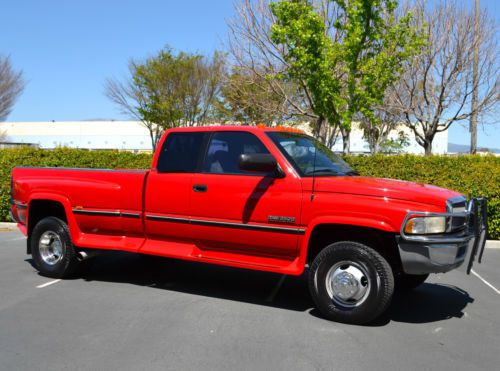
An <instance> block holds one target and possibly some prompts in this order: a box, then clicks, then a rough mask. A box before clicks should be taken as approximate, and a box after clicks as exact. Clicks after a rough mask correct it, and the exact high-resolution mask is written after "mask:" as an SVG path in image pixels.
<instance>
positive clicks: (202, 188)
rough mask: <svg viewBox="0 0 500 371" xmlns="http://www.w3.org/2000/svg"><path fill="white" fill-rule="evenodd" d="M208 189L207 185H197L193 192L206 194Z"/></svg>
mask: <svg viewBox="0 0 500 371" xmlns="http://www.w3.org/2000/svg"><path fill="white" fill-rule="evenodd" d="M207 190H208V187H207V186H206V185H205V184H195V185H194V186H193V191H195V192H206V191H207Z"/></svg>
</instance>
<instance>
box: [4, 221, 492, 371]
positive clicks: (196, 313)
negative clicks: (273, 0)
mask: <svg viewBox="0 0 500 371" xmlns="http://www.w3.org/2000/svg"><path fill="white" fill-rule="evenodd" d="M499 265H500V249H498V248H488V249H487V250H486V252H485V254H484V261H483V264H481V265H475V267H474V272H475V275H474V274H471V275H469V276H467V275H466V274H465V273H464V272H463V269H462V270H461V271H453V272H450V273H447V274H440V275H433V276H431V278H430V279H429V280H428V282H427V283H425V284H423V285H422V286H421V287H419V288H418V289H416V290H415V291H413V292H411V293H407V294H397V295H396V296H395V298H394V300H393V303H392V305H391V307H390V309H389V311H388V313H387V314H386V315H385V316H384V317H383V318H380V319H379V320H377V321H376V322H375V323H373V324H371V325H369V326H353V325H345V324H340V323H335V322H330V321H327V320H325V319H323V318H321V317H320V315H319V313H318V312H317V311H316V310H315V309H314V307H313V303H312V301H311V299H310V297H309V293H308V290H307V281H306V278H305V276H303V277H291V276H281V275H278V274H271V273H263V272H256V271H249V270H239V269H233V268H226V267H220V266H212V265H206V264H197V263H192V262H183V261H175V260H169V259H162V258H153V257H141V256H139V255H135V254H128V253H119V252H107V253H104V254H102V255H100V256H99V257H98V258H97V260H96V261H95V262H94V264H93V265H92V266H90V267H88V268H87V269H86V271H84V272H82V274H81V276H80V277H79V278H75V279H70V280H53V279H50V278H46V277H43V276H40V275H39V274H38V273H37V271H36V269H34V268H33V266H32V261H31V259H30V256H28V255H26V254H25V240H24V237H23V236H22V235H21V233H19V232H17V231H2V232H0V370H52V371H55V370H141V369H142V370H148V371H149V370H238V371H241V370H419V371H420V370H429V369H436V370H454V371H455V370H497V369H499V368H500V291H499V290H500V270H499V269H498V267H499Z"/></svg>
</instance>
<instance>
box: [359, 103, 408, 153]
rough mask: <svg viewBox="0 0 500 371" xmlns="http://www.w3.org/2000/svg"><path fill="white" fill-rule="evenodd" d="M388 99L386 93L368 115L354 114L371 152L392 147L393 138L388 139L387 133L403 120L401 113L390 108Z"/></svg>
mask: <svg viewBox="0 0 500 371" xmlns="http://www.w3.org/2000/svg"><path fill="white" fill-rule="evenodd" d="M389 99H391V95H387V96H386V97H385V99H384V101H383V103H382V104H381V105H379V106H376V107H374V109H373V111H372V112H371V115H370V116H369V117H367V116H364V115H362V114H358V115H356V119H357V121H358V122H359V123H360V127H361V129H362V130H363V137H364V138H365V139H366V141H367V142H368V147H369V148H370V153H371V154H376V153H379V152H380V151H385V152H388V150H387V148H386V147H388V146H389V147H391V148H392V144H393V143H394V141H393V140H391V139H389V135H390V134H391V132H393V131H394V130H396V129H397V128H398V126H400V125H401V123H402V122H403V118H402V115H401V113H400V112H399V111H398V110H396V109H394V108H392V107H393V105H392V104H391V103H390V101H389ZM400 137H401V136H400ZM389 152H390V151H389Z"/></svg>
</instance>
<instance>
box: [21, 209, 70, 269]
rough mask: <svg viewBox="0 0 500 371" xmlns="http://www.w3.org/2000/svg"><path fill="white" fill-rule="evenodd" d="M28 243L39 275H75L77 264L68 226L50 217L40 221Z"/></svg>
mask: <svg viewBox="0 0 500 371" xmlns="http://www.w3.org/2000/svg"><path fill="white" fill-rule="evenodd" d="M30 243H31V255H32V256H33V261H34V262H35V265H36V267H37V268H38V270H39V272H40V274H42V275H43V276H47V277H52V278H65V277H69V276H71V275H72V274H74V273H75V271H76V269H77V267H78V263H79V262H78V260H77V258H76V251H75V248H74V246H73V244H72V242H71V237H70V234H69V229H68V225H67V224H66V223H65V222H64V221H62V220H61V219H59V218H55V217H52V216H51V217H47V218H44V219H42V220H40V221H39V222H38V223H37V225H36V226H35V228H33V232H32V233H31V237H30ZM56 246H57V247H56ZM56 251H57V252H56ZM52 258H53V261H51V259H52Z"/></svg>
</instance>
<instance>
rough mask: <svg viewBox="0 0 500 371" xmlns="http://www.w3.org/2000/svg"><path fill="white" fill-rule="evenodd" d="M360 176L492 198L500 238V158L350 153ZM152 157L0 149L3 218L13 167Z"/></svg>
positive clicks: (143, 161)
mask: <svg viewBox="0 0 500 371" xmlns="http://www.w3.org/2000/svg"><path fill="white" fill-rule="evenodd" d="M345 160H346V161H347V162H348V163H349V164H351V165H352V166H353V167H354V168H355V169H356V170H357V171H358V172H359V173H360V174H361V175H369V176H377V177H385V178H395V179H402V180H410V181H416V182H422V183H428V184H433V185H437V186H441V187H445V188H450V189H454V190H456V191H459V192H461V193H463V194H465V195H466V196H467V197H474V196H486V197H488V206H489V207H488V216H489V228H490V238H493V239H500V157H495V156H453V157H451V156H430V157H423V156H414V155H400V156H383V155H378V156H346V157H345ZM150 162H151V155H149V154H133V153H130V152H119V151H85V150H76V149H67V148H60V149H55V150H50V151H49V150H39V149H32V148H17V149H3V150H0V175H1V178H0V179H1V181H0V220H4V221H5V220H8V218H9V217H8V215H9V214H8V210H9V194H8V193H9V188H10V174H11V171H12V168H13V167H14V166H65V167H89V168H111V169H115V168H129V169H130V168H135V169H137V168H149V165H150Z"/></svg>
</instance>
